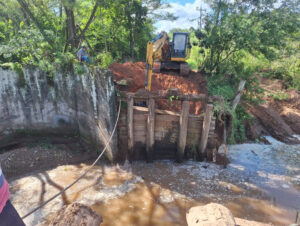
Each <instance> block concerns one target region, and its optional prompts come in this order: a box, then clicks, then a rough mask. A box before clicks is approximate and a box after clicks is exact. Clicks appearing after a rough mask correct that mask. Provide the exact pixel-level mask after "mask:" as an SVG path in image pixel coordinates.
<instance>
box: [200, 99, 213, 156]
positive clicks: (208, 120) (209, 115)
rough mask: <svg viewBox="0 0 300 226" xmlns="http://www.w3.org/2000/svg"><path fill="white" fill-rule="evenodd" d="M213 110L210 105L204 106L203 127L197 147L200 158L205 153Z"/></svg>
mask: <svg viewBox="0 0 300 226" xmlns="http://www.w3.org/2000/svg"><path fill="white" fill-rule="evenodd" d="M213 108H214V106H213V105H212V104H208V105H207V106H206V110H205V115H204V121H203V127H202V133H201V140H200V143H199V147H198V153H199V154H200V156H203V155H204V152H205V149H206V146H207V140H208V134H209V130H210V124H211V119H212V114H213Z"/></svg>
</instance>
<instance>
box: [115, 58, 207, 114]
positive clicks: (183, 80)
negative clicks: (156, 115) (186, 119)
mask: <svg viewBox="0 0 300 226" xmlns="http://www.w3.org/2000/svg"><path fill="white" fill-rule="evenodd" d="M110 69H111V70H112V71H113V73H114V81H115V82H116V83H117V84H118V83H119V84H120V83H122V84H123V85H117V87H118V89H119V90H121V91H128V92H137V91H138V90H140V89H144V87H145V73H146V67H145V63H144V62H137V63H131V62H128V63H124V64H118V63H113V64H112V65H111V66H110ZM120 81H121V82H120ZM206 87H207V86H206V81H205V78H204V76H203V75H202V74H201V73H197V72H194V71H191V72H190V74H189V76H186V77H182V76H179V73H178V72H177V71H162V73H153V76H152V86H151V90H152V91H158V90H167V89H171V88H178V89H179V91H180V93H183V94H200V93H205V94H206V93H207V89H206ZM174 102H175V103H171V101H163V100H160V101H157V104H158V107H159V108H160V109H164V110H175V111H179V110H180V105H179V104H177V103H176V100H175V101H174ZM190 109H191V111H190V113H194V114H200V112H201V111H202V110H203V104H202V103H200V102H196V103H191V106H190Z"/></svg>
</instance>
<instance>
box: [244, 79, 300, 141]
mask: <svg viewBox="0 0 300 226" xmlns="http://www.w3.org/2000/svg"><path fill="white" fill-rule="evenodd" d="M260 82H261V85H260V86H261V87H262V88H263V89H264V90H265V96H264V98H263V99H264V101H265V102H264V103H263V104H260V105H258V106H257V105H250V104H249V105H248V110H249V112H250V113H251V114H252V115H253V116H255V118H256V119H257V120H258V123H259V124H260V126H262V127H263V128H264V130H265V131H266V133H267V134H270V135H272V136H273V137H275V138H276V139H278V140H280V141H283V142H285V143H299V140H298V139H296V138H294V137H293V135H294V134H300V92H299V91H296V90H286V89H284V88H283V82H282V81H280V80H276V79H272V80H271V79H265V78H263V79H261V81H260ZM282 94H284V95H285V96H284V98H283V100H278V99H277V100H276V99H274V98H273V97H272V95H273V96H276V95H282ZM259 133H260V132H258V136H260V135H261V134H259Z"/></svg>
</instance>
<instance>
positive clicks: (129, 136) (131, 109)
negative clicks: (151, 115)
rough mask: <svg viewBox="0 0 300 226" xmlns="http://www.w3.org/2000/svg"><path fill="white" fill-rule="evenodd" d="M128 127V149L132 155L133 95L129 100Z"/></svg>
mask: <svg viewBox="0 0 300 226" xmlns="http://www.w3.org/2000/svg"><path fill="white" fill-rule="evenodd" d="M127 128H128V151H129V153H130V155H131V154H132V153H133V146H134V139H133V97H129V98H128V101H127Z"/></svg>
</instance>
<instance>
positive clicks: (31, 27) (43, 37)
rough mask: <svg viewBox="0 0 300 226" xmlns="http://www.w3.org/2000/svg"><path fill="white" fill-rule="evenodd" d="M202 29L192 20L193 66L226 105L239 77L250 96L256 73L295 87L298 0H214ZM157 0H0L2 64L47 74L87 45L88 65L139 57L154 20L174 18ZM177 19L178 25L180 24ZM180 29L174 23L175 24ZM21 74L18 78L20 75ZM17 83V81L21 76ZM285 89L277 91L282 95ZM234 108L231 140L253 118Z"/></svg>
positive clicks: (299, 78)
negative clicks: (37, 69) (39, 69)
mask: <svg viewBox="0 0 300 226" xmlns="http://www.w3.org/2000/svg"><path fill="white" fill-rule="evenodd" d="M206 2H207V4H208V5H209V7H210V9H209V10H208V11H207V12H206V15H205V16H204V17H203V18H202V19H203V20H202V24H203V25H204V26H203V27H202V28H201V29H199V28H190V29H186V30H185V31H189V32H190V33H191V42H192V45H193V47H192V52H191V58H190V59H189V61H188V62H189V64H190V66H191V67H192V68H193V69H195V70H199V71H202V72H204V73H205V74H206V75H207V80H208V90H209V92H210V94H211V95H222V96H223V97H224V98H225V100H226V103H225V105H224V106H218V107H217V108H216V109H218V111H219V112H221V111H225V110H226V111H229V110H230V103H231V101H232V99H233V98H234V95H235V90H236V88H237V86H238V83H239V81H240V80H241V79H245V80H246V81H247V83H246V95H244V96H243V98H244V99H246V100H247V101H248V102H251V103H260V102H261V101H262V98H261V95H262V93H263V90H262V89H261V88H260V87H259V78H260V77H267V78H276V79H281V80H283V81H284V84H285V86H286V88H293V89H297V90H300V60H299V59H300V39H299V38H300V20H299V13H300V1H299V0H285V1H280V0H245V1H240V0H236V1H229V0H212V1H206ZM164 7H169V6H168V4H165V3H164V2H163V1H161V0H130V1H128V0H82V1H79V0H28V1H25V0H10V1H3V0H0V64H1V65H2V66H6V67H10V68H12V69H14V70H16V71H17V72H18V73H19V74H20V78H22V66H23V65H34V66H38V67H40V68H41V69H42V70H44V71H45V72H47V73H48V74H49V76H50V77H51V76H52V74H53V72H54V70H55V69H56V68H62V69H65V70H67V69H68V68H70V67H72V64H75V66H74V68H75V70H78V72H80V70H81V67H80V66H79V65H78V63H77V61H76V59H75V56H76V52H77V51H78V48H79V47H80V46H82V45H86V46H87V47H88V49H89V54H90V56H91V57H90V59H91V62H92V64H93V65H96V66H101V67H108V66H109V65H110V64H111V63H112V62H114V61H118V62H124V61H127V60H132V61H139V60H141V61H144V59H145V55H146V46H147V41H148V40H151V39H152V38H153V37H154V36H155V33H156V31H155V29H154V23H155V22H157V21H160V20H174V19H176V18H175V17H174V16H173V15H170V14H168V13H165V14H162V11H161V10H160V9H162V8H164ZM178 26H180V25H178ZM178 30H181V31H182V30H183V29H182V28H180V29H174V30H172V31H170V32H169V33H170V35H171V33H172V32H174V31H178ZM20 81H22V79H20ZM21 85H22V84H21ZM284 98H286V97H285V95H284V94H282V95H281V94H280V95H276V96H274V99H278V100H282V99H284ZM231 113H232V115H233V116H234V117H233V118H234V123H233V125H234V127H233V131H234V132H233V133H232V136H231V141H232V142H242V141H244V140H245V139H246V137H245V127H244V122H245V121H246V120H251V117H250V116H249V115H248V114H247V112H246V111H245V109H244V108H243V105H241V106H239V107H238V108H237V110H236V111H235V112H231Z"/></svg>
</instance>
